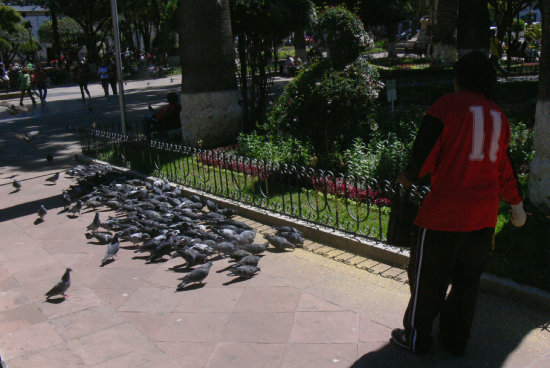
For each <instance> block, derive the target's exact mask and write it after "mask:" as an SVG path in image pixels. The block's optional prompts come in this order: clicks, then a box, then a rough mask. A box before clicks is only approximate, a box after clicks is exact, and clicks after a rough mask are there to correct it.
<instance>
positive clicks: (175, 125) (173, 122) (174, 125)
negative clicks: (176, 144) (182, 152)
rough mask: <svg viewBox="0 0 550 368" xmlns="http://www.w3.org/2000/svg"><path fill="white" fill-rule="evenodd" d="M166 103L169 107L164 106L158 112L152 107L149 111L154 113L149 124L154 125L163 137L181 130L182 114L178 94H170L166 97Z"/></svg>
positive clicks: (149, 129)
mask: <svg viewBox="0 0 550 368" xmlns="http://www.w3.org/2000/svg"><path fill="white" fill-rule="evenodd" d="M166 101H168V105H166V106H164V107H163V108H161V109H160V110H158V111H156V112H155V111H154V110H153V108H152V107H151V105H149V110H150V111H151V112H152V115H151V116H150V120H149V124H152V125H153V127H152V128H153V129H154V130H155V131H157V132H158V134H159V135H160V136H161V137H162V136H165V135H166V134H167V132H168V133H169V132H170V131H173V130H177V129H181V121H180V113H181V104H180V102H179V97H178V94H177V93H175V92H170V93H168V94H167V95H166ZM150 131H151V128H148V131H147V134H149V133H150Z"/></svg>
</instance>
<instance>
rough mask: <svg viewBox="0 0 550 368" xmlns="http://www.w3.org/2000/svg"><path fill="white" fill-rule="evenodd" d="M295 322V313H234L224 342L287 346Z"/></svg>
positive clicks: (223, 338)
mask: <svg viewBox="0 0 550 368" xmlns="http://www.w3.org/2000/svg"><path fill="white" fill-rule="evenodd" d="M293 322H294V313H266V312H247V313H233V314H232V315H231V318H230V319H229V322H228V324H227V327H226V328H225V331H224V333H223V336H222V341H226V342H250V343H268V344H269V343H271V344H285V343H286V342H287V340H288V337H289V336H290V331H291V329H292V324H293Z"/></svg>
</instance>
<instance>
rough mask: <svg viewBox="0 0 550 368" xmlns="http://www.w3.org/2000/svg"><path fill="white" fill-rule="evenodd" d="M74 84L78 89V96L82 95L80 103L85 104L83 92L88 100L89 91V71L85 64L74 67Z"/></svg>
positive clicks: (81, 63)
mask: <svg viewBox="0 0 550 368" xmlns="http://www.w3.org/2000/svg"><path fill="white" fill-rule="evenodd" d="M75 78H76V82H77V83H78V87H80V94H81V95H82V102H86V98H85V96H84V92H86V94H87V95H88V99H90V91H89V90H88V80H89V79H90V69H89V68H88V65H87V64H86V63H83V62H80V63H78V66H77V67H76V75H75Z"/></svg>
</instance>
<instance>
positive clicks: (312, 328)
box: [289, 311, 359, 343]
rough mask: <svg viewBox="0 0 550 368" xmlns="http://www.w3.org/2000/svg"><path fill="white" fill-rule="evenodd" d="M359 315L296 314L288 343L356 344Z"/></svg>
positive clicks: (331, 313) (339, 313)
mask: <svg viewBox="0 0 550 368" xmlns="http://www.w3.org/2000/svg"><path fill="white" fill-rule="evenodd" d="M358 341H359V315H357V314H355V313H353V312H350V311H337V312H296V318H295V321H294V326H293V327H292V332H291V333H290V338H289V342H301V343H357V342H358Z"/></svg>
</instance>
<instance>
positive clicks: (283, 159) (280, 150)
mask: <svg viewBox="0 0 550 368" xmlns="http://www.w3.org/2000/svg"><path fill="white" fill-rule="evenodd" d="M238 142H239V148H238V154H239V155H242V156H247V157H254V158H255V159H258V160H265V161H270V162H272V163H278V164H295V165H309V164H310V163H311V162H310V161H311V148H310V147H309V145H308V144H307V143H304V142H300V141H299V140H298V139H296V138H293V137H284V136H283V135H280V134H279V135H277V134H267V135H265V134H258V133H256V132H254V133H252V134H249V135H246V134H241V135H240V136H239V138H238Z"/></svg>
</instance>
